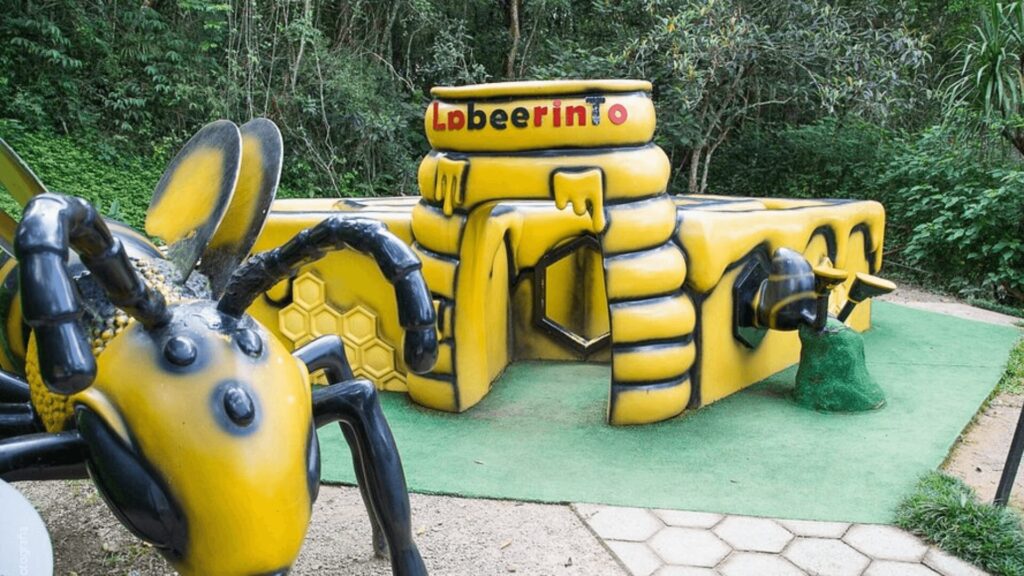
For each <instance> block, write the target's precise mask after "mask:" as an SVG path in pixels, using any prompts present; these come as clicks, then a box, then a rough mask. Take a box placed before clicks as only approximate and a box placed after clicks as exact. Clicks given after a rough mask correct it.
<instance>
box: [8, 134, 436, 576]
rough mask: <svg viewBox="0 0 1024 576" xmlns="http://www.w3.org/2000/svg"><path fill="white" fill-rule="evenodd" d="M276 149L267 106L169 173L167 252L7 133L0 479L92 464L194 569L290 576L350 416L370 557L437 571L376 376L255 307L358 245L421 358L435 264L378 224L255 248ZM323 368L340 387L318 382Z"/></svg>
mask: <svg viewBox="0 0 1024 576" xmlns="http://www.w3.org/2000/svg"><path fill="white" fill-rule="evenodd" d="M281 161H282V144H281V136H280V133H279V132H278V130H277V127H276V126H274V125H273V123H271V122H269V121H267V120H254V121H252V122H249V123H247V124H245V125H244V126H242V127H241V129H239V128H238V127H237V126H235V125H234V124H232V123H230V122H226V121H219V122H214V123H213V124H210V125H208V126H206V127H205V128H203V129H202V130H201V131H199V132H198V133H197V134H196V135H195V136H194V137H193V138H192V139H191V140H190V141H189V142H188V143H187V144H186V145H185V147H184V148H183V149H182V150H181V152H180V153H179V154H178V155H177V156H176V157H175V159H174V160H173V161H172V162H171V164H170V166H169V167H168V168H167V171H166V173H165V174H164V176H163V178H162V179H161V180H160V182H159V184H158V185H157V188H156V192H155V194H154V197H153V201H152V204H151V205H150V208H149V211H148V212H147V219H146V230H147V232H149V233H150V234H151V235H153V236H156V237H158V238H160V239H161V240H162V241H163V242H165V243H166V247H165V248H163V249H158V248H157V247H156V246H155V245H154V244H152V243H151V242H150V240H149V239H148V238H147V237H146V236H144V235H142V234H141V233H138V232H136V231H134V230H132V229H131V228H129V227H127V226H125V225H123V224H119V223H117V222H114V221H111V220H107V219H104V218H103V217H102V216H101V215H100V214H99V213H98V212H97V210H96V209H95V208H94V207H93V206H91V205H90V204H89V203H87V202H85V201H83V200H81V199H78V198H72V197H68V196H63V195H60V194H53V193H49V192H47V191H46V189H45V187H44V186H43V185H42V184H41V183H40V182H39V181H38V179H36V178H35V176H34V175H33V174H32V172H31V171H30V170H29V169H28V168H27V167H26V166H25V165H24V164H23V163H22V162H21V160H20V159H19V158H18V157H17V156H16V155H15V154H14V153H13V151H11V150H10V149H9V148H7V146H6V144H3V142H2V141H0V182H2V183H3V184H4V185H5V187H6V188H8V190H9V191H11V193H12V194H13V195H14V196H15V198H16V199H17V200H19V201H20V202H21V203H22V204H23V206H24V212H23V217H22V219H21V222H20V223H19V224H17V225H15V224H14V221H13V219H11V218H9V217H6V215H4V216H3V217H0V244H2V246H0V247H2V248H3V252H4V254H5V255H4V258H5V261H4V262H3V264H2V265H0V276H3V277H4V279H3V280H2V284H3V287H4V290H2V291H0V307H2V308H3V310H2V312H3V319H4V321H5V323H4V326H3V329H2V333H3V336H4V338H3V340H4V342H3V350H2V357H0V363H2V364H3V365H4V367H5V368H7V369H8V371H4V372H2V373H0V478H2V479H4V480H8V481H17V480H41V479H43V480H48V479H69V478H84V477H91V478H92V479H93V481H94V482H95V484H96V487H97V488H98V490H99V492H100V494H101V495H102V496H103V498H104V499H105V500H106V502H107V504H108V505H109V507H110V509H111V510H112V511H113V512H114V514H115V515H116V516H117V517H118V518H119V519H120V521H121V522H123V523H124V525H125V526H126V527H128V528H129V529H130V530H131V531H132V532H133V533H135V534H136V535H137V536H138V537H140V538H142V539H143V540H145V541H147V542H150V543H151V544H152V545H153V546H155V547H156V548H157V549H159V550H160V552H161V553H162V554H163V555H164V556H165V557H166V558H167V560H168V561H169V562H170V563H171V564H172V565H173V566H174V568H176V569H177V570H178V571H179V572H180V573H181V574H184V575H197V574H201V575H217V576H229V575H257V574H262V575H266V574H274V575H276V574H285V573H286V572H287V571H288V569H289V567H290V566H291V565H292V564H293V563H294V561H295V559H296V557H297V556H298V553H299V549H300V547H301V545H302V542H303V539H304V537H305V534H306V530H307V527H308V524H309V520H310V514H311V507H312V504H313V502H314V500H315V499H316V496H317V491H318V487H319V483H320V477H319V476H320V457H319V447H318V444H317V436H316V433H315V430H316V428H319V427H322V426H325V425H327V424H330V423H333V422H339V423H340V425H341V428H342V431H343V433H344V436H345V439H346V440H347V442H348V444H349V445H350V447H351V451H352V456H353V462H354V465H355V470H356V476H357V479H358V484H359V487H360V489H361V492H362V495H363V500H364V502H365V504H366V508H367V510H368V513H369V516H370V520H371V524H372V526H373V534H374V549H375V551H376V552H377V553H378V554H381V555H383V554H389V555H390V559H391V565H392V570H393V572H394V574H396V575H420V574H426V568H425V566H424V563H423V560H422V558H421V557H420V553H419V552H418V550H417V548H416V545H415V543H414V542H413V537H412V533H411V528H410V511H409V498H408V494H407V492H406V485H405V478H404V475H403V471H402V464H401V461H400V459H399V455H398V452H397V450H396V447H395V443H394V439H393V437H392V435H391V431H390V429H389V428H388V425H387V422H386V421H385V418H384V415H383V413H382V412H381V408H380V405H379V402H378V399H377V396H376V390H375V388H374V387H373V385H372V384H371V383H370V382H368V381H366V380H362V379H355V378H353V375H352V371H351V369H350V367H349V365H348V362H347V361H346V358H345V352H344V347H343V345H342V343H341V341H340V339H339V338H338V337H337V336H324V337H322V338H319V339H317V340H314V341H313V342H310V343H309V344H307V345H305V346H302V347H301V348H299V349H297V350H295V351H294V353H290V352H289V351H288V350H287V349H286V348H285V346H284V345H283V344H282V343H281V342H279V341H278V340H277V339H276V338H275V337H274V336H273V335H272V333H271V332H270V331H268V330H267V329H266V328H265V327H263V326H261V325H260V324H259V323H258V322H257V321H256V320H254V319H253V318H252V317H250V316H248V315H247V314H246V312H245V310H246V308H248V306H249V305H250V304H251V303H252V302H253V300H254V299H255V298H256V297H258V296H259V295H260V294H262V293H263V292H264V291H266V290H267V289H269V288H270V287H271V286H273V285H274V284H276V283H278V282H279V281H281V280H282V279H286V278H288V277H289V276H292V275H294V274H295V272H296V270H297V268H298V267H299V266H301V265H302V264H304V263H307V262H311V261H313V260H316V259H318V258H320V257H322V256H323V255H324V254H325V253H326V252H327V251H331V250H340V249H344V248H352V249H355V250H357V251H360V252H363V253H365V254H368V255H369V256H371V257H372V258H373V259H374V260H375V261H376V263H377V264H378V265H379V267H380V269H381V271H382V272H383V274H384V276H385V277H386V278H387V279H388V280H389V281H390V282H391V283H392V284H393V286H394V289H395V297H396V299H397V302H398V309H399V317H400V323H401V325H402V327H403V328H404V330H405V342H404V357H405V361H406V363H407V364H408V365H409V367H410V368H411V369H412V370H414V371H418V372H422V371H426V370H428V369H430V368H431V367H432V365H433V363H434V360H435V359H436V354H437V340H436V338H437V336H436V329H435V317H434V309H433V306H432V301H431V298H430V293H429V292H428V291H427V287H426V285H425V283H424V281H423V277H422V275H421V273H420V264H419V261H418V260H417V259H416V257H415V256H414V255H413V254H412V253H411V251H410V250H409V249H408V248H407V247H406V246H405V245H404V244H403V243H402V242H401V241H400V240H399V239H397V238H396V237H395V236H393V235H392V234H390V233H389V232H388V231H387V230H386V228H385V227H384V226H383V225H382V224H380V223H378V222H375V221H370V220H360V219H341V218H337V217H331V218H328V219H326V220H323V221H322V222H321V223H320V224H318V225H316V226H314V227H312V228H309V229H307V230H304V231H303V232H300V233H299V234H298V235H296V236H295V237H294V238H293V239H292V240H290V241H289V242H287V243H285V244H283V245H282V246H280V247H279V248H277V249H274V250H271V251H268V252H263V253H260V254H256V255H253V256H251V257H249V251H250V249H251V247H252V246H253V243H254V242H255V240H256V237H257V236H258V234H259V232H260V230H261V228H262V226H263V220H264V219H265V216H266V213H267V211H268V209H269V207H270V203H271V201H272V200H273V197H274V194H275V191H276V188H277V183H278V179H279V176H280V169H281ZM0 214H2V213H0ZM19 303H20V305H19ZM318 370H323V371H324V373H325V375H326V377H327V379H328V381H329V382H331V383H332V384H330V385H328V386H325V387H319V388H317V389H315V390H314V389H313V388H312V387H311V385H310V373H311V372H315V371H318Z"/></svg>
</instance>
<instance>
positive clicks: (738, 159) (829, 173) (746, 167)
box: [708, 118, 893, 198]
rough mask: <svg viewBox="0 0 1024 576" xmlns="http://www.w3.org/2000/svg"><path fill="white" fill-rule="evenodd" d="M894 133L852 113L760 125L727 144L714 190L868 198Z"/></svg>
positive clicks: (758, 194) (739, 193) (715, 172)
mask: <svg viewBox="0 0 1024 576" xmlns="http://www.w3.org/2000/svg"><path fill="white" fill-rule="evenodd" d="M892 138H893V136H892V135H891V134H890V133H889V132H888V131H886V130H885V129H883V128H880V127H878V126H876V125H873V124H870V123H867V122H864V121H862V120H857V119H855V118H851V119H849V120H848V121H846V122H840V121H839V120H837V119H835V118H826V119H824V120H822V121H820V122H816V123H813V124H807V125H803V126H786V125H755V126H751V127H750V128H749V129H747V130H744V131H743V132H742V133H741V134H740V135H739V136H738V137H737V138H735V139H733V140H732V141H731V142H730V143H729V144H727V145H726V146H723V147H722V151H721V152H719V154H718V157H717V158H716V160H715V162H714V164H712V170H711V178H710V182H711V184H710V189H709V190H708V192H710V193H712V194H728V195H737V196H755V197H764V196H775V197H787V198H867V197H869V196H870V195H871V190H872V189H873V188H874V185H875V181H876V179H877V175H878V172H879V170H880V168H881V167H882V165H883V164H884V163H885V161H886V159H887V151H888V149H889V146H890V142H891V140H892Z"/></svg>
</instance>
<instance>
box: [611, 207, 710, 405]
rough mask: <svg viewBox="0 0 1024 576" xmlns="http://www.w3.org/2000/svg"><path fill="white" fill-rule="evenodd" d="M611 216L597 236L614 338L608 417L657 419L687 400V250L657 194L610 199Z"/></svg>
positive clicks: (690, 315) (670, 210)
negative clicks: (617, 200) (677, 238)
mask: <svg viewBox="0 0 1024 576" xmlns="http://www.w3.org/2000/svg"><path fill="white" fill-rule="evenodd" d="M608 220H609V225H608V230H607V231H606V233H605V234H604V235H603V236H602V237H601V243H602V246H603V248H604V258H605V259H604V266H605V283H606V289H607V291H608V303H609V304H608V306H609V318H610V321H611V322H610V324H611V339H612V383H611V396H610V398H609V403H608V421H609V422H610V423H612V424H643V423H648V422H657V421H659V420H664V419H666V418H671V417H672V416H675V415H677V414H679V413H680V412H682V411H683V410H684V409H685V408H686V406H687V405H688V404H689V402H690V394H691V385H690V377H689V371H690V369H691V368H692V367H693V364H694V360H695V358H696V354H697V351H696V345H695V344H694V341H693V326H694V322H695V312H694V308H693V303H692V301H691V300H690V298H689V296H688V295H687V294H685V293H684V292H683V291H682V287H683V284H684V282H685V280H686V274H687V262H686V255H685V254H684V252H683V250H682V248H681V247H680V246H679V245H678V244H676V243H675V242H674V241H673V237H674V234H675V230H676V226H677V220H678V218H677V214H676V211H675V210H674V205H673V203H672V200H671V198H669V197H668V195H662V196H661V197H654V198H648V199H644V200H640V201H637V202H631V203H621V204H616V205H613V206H611V207H609V208H608ZM641 223H642V224H641Z"/></svg>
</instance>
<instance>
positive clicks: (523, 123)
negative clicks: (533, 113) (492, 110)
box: [512, 106, 530, 128]
mask: <svg viewBox="0 0 1024 576" xmlns="http://www.w3.org/2000/svg"><path fill="white" fill-rule="evenodd" d="M529 123H530V111H529V110H527V109H526V108H523V107H522V106H520V107H519V108H513V109H512V125H513V126H515V127H516V128H526V127H527V125H529Z"/></svg>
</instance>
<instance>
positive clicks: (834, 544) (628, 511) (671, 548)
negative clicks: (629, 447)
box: [573, 504, 986, 576]
mask: <svg viewBox="0 0 1024 576" xmlns="http://www.w3.org/2000/svg"><path fill="white" fill-rule="evenodd" d="M573 509H574V510H575V511H576V513H577V514H579V515H580V517H581V518H582V519H583V521H584V522H585V523H586V524H587V526H589V527H590V529H591V530H593V532H594V534H595V535H596V536H597V537H598V538H599V539H601V541H602V542H604V544H605V545H606V546H607V547H608V549H609V550H611V551H612V553H613V554H614V555H615V556H616V557H617V559H618V560H619V562H621V563H622V565H623V566H624V567H625V568H626V570H627V571H628V572H629V573H630V574H632V575H633V576H714V575H721V576H985V574H986V572H984V571H982V570H980V569H978V568H976V567H974V566H972V565H970V564H967V563H965V562H963V561H961V560H959V559H957V558H954V557H952V556H950V555H948V554H945V553H944V552H942V551H940V550H939V549H937V548H934V547H929V546H928V545H927V544H924V543H923V542H921V541H920V540H918V539H917V538H916V537H915V536H912V535H910V534H908V533H906V532H904V531H902V530H900V529H898V528H894V527H892V526H884V525H879V524H847V523H842V522H811V521H805V520H772V519H768V518H753V517H749V516H729V515H722V514H709V513H705V512H682V511H678V510H645V509H642V508H619V507H613V506H596V505H591V504H574V505H573Z"/></svg>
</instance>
